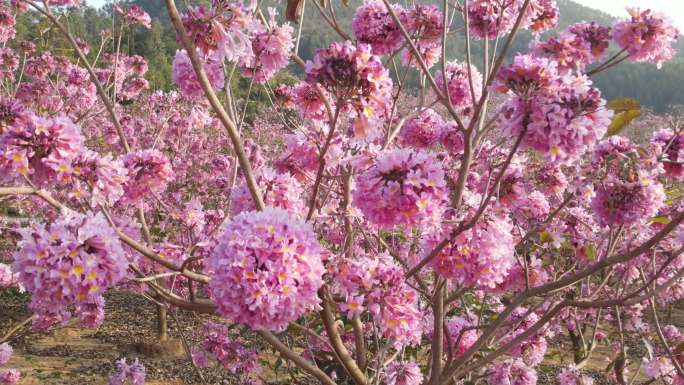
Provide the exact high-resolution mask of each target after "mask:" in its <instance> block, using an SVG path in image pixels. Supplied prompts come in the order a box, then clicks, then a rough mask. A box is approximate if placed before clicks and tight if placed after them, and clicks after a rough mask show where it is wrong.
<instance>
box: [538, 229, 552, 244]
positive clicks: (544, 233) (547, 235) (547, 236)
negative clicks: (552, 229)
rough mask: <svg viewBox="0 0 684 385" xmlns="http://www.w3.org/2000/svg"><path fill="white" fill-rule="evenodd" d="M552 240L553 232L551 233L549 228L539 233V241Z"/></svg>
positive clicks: (546, 241)
mask: <svg viewBox="0 0 684 385" xmlns="http://www.w3.org/2000/svg"><path fill="white" fill-rule="evenodd" d="M551 241H553V237H552V236H551V233H549V232H548V231H547V230H544V231H542V232H541V233H540V234H539V242H541V243H548V242H551Z"/></svg>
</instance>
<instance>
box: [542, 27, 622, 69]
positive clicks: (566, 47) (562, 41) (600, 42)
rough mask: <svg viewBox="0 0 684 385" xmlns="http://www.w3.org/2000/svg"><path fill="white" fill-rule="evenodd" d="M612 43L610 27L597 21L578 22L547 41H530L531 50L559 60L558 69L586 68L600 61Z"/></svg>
mask: <svg viewBox="0 0 684 385" xmlns="http://www.w3.org/2000/svg"><path fill="white" fill-rule="evenodd" d="M609 45H610V28H609V27H602V26H600V25H598V24H597V23H596V22H591V23H586V22H581V23H576V24H573V25H571V26H569V27H568V28H567V29H565V30H564V31H562V32H561V33H559V34H558V36H557V37H552V38H550V39H549V40H547V41H539V40H534V41H532V42H530V49H531V51H532V52H533V53H534V54H535V55H538V56H546V57H549V58H552V59H553V60H555V61H557V62H558V69H559V70H562V71H568V70H574V69H579V70H584V68H585V67H586V66H587V65H588V64H591V63H595V62H596V61H598V60H599V59H600V58H601V57H602V56H603V55H604V53H605V52H606V50H607V49H608V46H609Z"/></svg>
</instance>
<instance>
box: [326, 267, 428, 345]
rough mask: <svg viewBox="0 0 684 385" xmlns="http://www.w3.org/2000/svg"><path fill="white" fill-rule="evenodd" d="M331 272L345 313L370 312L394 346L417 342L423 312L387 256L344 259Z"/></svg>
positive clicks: (398, 268)
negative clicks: (343, 299)
mask: <svg viewBox="0 0 684 385" xmlns="http://www.w3.org/2000/svg"><path fill="white" fill-rule="evenodd" d="M333 274H334V276H335V281H336V284H337V285H339V290H340V291H341V292H342V294H343V295H344V296H345V298H346V302H345V303H344V304H343V305H342V308H343V309H344V310H345V311H346V312H347V314H348V315H350V316H353V315H356V314H361V313H362V312H364V311H366V310H367V311H369V312H370V314H371V315H372V316H373V318H374V319H375V320H377V322H378V324H379V327H380V332H381V333H382V334H383V335H384V336H385V337H387V338H389V339H391V340H392V343H393V344H394V345H395V346H396V347H402V346H406V345H416V344H417V343H418V342H420V339H421V336H422V334H423V326H422V318H423V313H422V312H421V311H420V310H419V308H418V295H417V293H416V291H415V290H414V289H413V288H411V287H410V286H409V285H408V284H407V283H406V281H405V280H404V272H403V270H402V269H401V268H400V267H399V266H398V265H397V264H396V263H395V262H394V261H393V260H392V258H391V257H390V256H389V255H387V254H381V255H379V256H373V257H372V258H371V257H368V256H363V257H360V258H356V259H343V260H341V261H339V262H338V264H337V266H336V267H335V270H334V272H333Z"/></svg>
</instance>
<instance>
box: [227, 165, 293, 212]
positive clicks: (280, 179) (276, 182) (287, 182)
mask: <svg viewBox="0 0 684 385" xmlns="http://www.w3.org/2000/svg"><path fill="white" fill-rule="evenodd" d="M256 181H257V183H258V185H259V187H260V188H261V193H262V198H263V200H264V203H265V204H266V206H269V207H278V208H281V209H284V210H287V211H288V212H289V213H291V214H294V215H296V216H299V217H304V215H306V211H305V206H304V204H305V203H306V201H305V199H304V198H303V197H304V196H305V193H304V187H303V186H302V185H301V183H299V181H298V180H297V179H296V178H295V177H294V176H292V175H290V174H282V173H277V172H276V171H275V170H273V169H271V168H270V167H262V168H260V169H259V170H258V171H257V172H256ZM255 209H256V206H255V205H254V200H253V199H252V195H251V194H250V192H249V189H248V187H247V184H246V183H245V182H243V183H242V184H240V185H239V186H238V187H237V188H236V189H235V191H234V192H233V194H232V196H231V207H230V211H231V215H232V216H236V215H238V214H240V213H241V212H244V211H253V210H255Z"/></svg>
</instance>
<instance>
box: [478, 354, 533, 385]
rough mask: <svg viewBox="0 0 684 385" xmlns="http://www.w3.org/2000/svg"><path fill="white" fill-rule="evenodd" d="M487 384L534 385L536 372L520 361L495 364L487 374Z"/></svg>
mask: <svg viewBox="0 0 684 385" xmlns="http://www.w3.org/2000/svg"><path fill="white" fill-rule="evenodd" d="M489 383H490V384H497V385H536V383H537V372H536V371H535V370H534V369H532V368H530V367H529V366H527V365H525V363H524V362H522V360H519V359H515V360H507V361H504V362H501V363H498V364H495V365H494V366H493V367H492V368H491V370H490V372H489Z"/></svg>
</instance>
